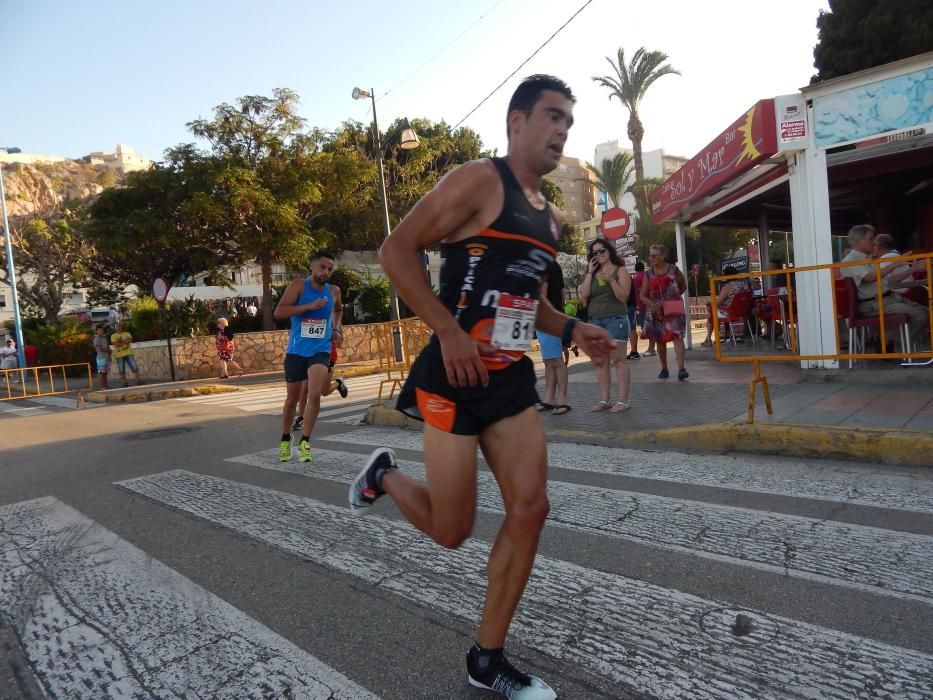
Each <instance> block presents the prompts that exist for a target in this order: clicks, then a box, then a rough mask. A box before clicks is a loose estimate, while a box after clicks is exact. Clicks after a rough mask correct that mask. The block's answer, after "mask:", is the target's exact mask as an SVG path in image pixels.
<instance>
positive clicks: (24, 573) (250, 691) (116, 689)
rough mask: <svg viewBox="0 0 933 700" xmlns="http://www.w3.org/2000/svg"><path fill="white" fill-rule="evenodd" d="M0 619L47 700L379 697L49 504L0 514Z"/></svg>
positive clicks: (59, 506)
mask: <svg viewBox="0 0 933 700" xmlns="http://www.w3.org/2000/svg"><path fill="white" fill-rule="evenodd" d="M0 619H3V620H4V622H5V623H7V624H12V625H13V626H14V627H15V628H16V631H17V636H18V637H19V639H20V640H21V643H22V644H23V646H24V649H23V651H24V653H25V655H26V657H27V658H28V659H29V663H30V666H31V667H32V669H33V671H34V673H35V677H36V680H37V682H38V683H39V684H40V685H41V687H42V688H43V690H44V691H45V693H46V694H47V695H48V697H54V698H105V697H108V698H112V697H126V698H130V697H134V698H135V697H147V698H150V697H173V698H182V697H184V698H189V697H197V698H229V699H230V700H238V699H239V698H257V699H258V698H271V697H274V698H282V697H294V698H298V697H301V698H309V699H311V698H325V697H326V698H346V699H347V700H351V699H354V700H355V699H358V700H368V699H371V698H376V696H375V695H372V694H371V693H370V692H369V691H367V690H365V689H363V688H361V687H360V686H359V685H357V684H356V683H354V682H353V681H351V680H349V679H348V678H346V677H345V676H343V675H342V674H340V673H339V672H337V671H335V670H334V669H332V668H330V667H329V666H327V665H325V664H323V663H322V662H321V661H319V660H318V659H316V658H315V657H313V656H311V655H310V654H308V653H306V652H305V651H303V650H301V649H299V648H298V647H296V646H295V645H294V644H292V643H291V642H289V641H288V640H286V639H284V638H283V637H281V636H279V635H277V634H275V633H274V632H272V630H270V629H268V628H267V627H265V626H263V625H261V624H259V623H258V622H256V621H255V620H253V619H252V618H250V617H247V616H246V615H244V614H243V613H242V612H240V611H239V610H237V609H236V608H234V607H233V606H231V605H229V604H227V603H225V602H224V601H223V600H221V599H220V598H218V597H217V596H215V595H212V594H211V593H209V592H208V591H206V590H204V589H203V588H201V587H200V586H198V585H196V584H195V583H193V582H192V581H190V580H188V579H187V578H185V577H184V576H182V575H181V574H179V573H178V572H176V571H175V570H173V569H170V568H169V567H167V566H165V565H164V564H162V563H161V562H159V561H156V560H154V559H152V558H151V557H149V556H147V555H146V554H145V553H144V552H142V551H141V550H139V549H137V548H136V547H134V546H133V545H131V544H130V543H129V542H127V541H125V540H123V539H121V538H119V537H117V536H116V535H115V534H114V533H113V532H111V531H109V530H107V529H105V528H103V527H102V526H100V525H98V524H97V523H95V522H94V521H93V520H90V519H89V518H86V517H85V516H83V515H81V513H79V512H77V511H76V510H74V509H72V508H70V507H69V506H67V505H65V504H64V503H61V502H60V501H58V500H56V499H54V498H50V497H49V498H40V499H38V500H34V501H26V502H23V503H17V504H14V505H9V506H3V507H0Z"/></svg>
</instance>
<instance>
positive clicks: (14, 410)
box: [0, 399, 52, 416]
mask: <svg viewBox="0 0 933 700" xmlns="http://www.w3.org/2000/svg"><path fill="white" fill-rule="evenodd" d="M28 403H29V402H28V399H23V400H22V401H19V402H17V403H10V402H6V401H4V402H0V413H6V414H9V415H14V416H41V415H43V414H46V413H52V411H49V410H47V409H45V408H41V407H40V406H30V405H28Z"/></svg>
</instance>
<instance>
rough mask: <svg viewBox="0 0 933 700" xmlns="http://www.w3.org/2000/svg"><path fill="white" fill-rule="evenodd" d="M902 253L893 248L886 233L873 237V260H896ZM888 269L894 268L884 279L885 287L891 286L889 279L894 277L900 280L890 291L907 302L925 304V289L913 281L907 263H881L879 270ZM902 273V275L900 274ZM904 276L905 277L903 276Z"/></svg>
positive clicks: (891, 241) (892, 243) (912, 274)
mask: <svg viewBox="0 0 933 700" xmlns="http://www.w3.org/2000/svg"><path fill="white" fill-rule="evenodd" d="M900 255H903V253H901V252H899V251H898V250H896V249H895V248H894V239H893V238H892V237H891V236H889V235H888V234H886V233H879V234H878V235H877V236H875V240H874V242H873V246H872V257H873V258H896V257H899V256H900ZM889 267H893V268H895V269H894V270H893V271H892V272H891V274H890V275H889V276H888V277H885V283H886V284H887V286H891V279H892V278H894V277H898V278H900V280H899V281H898V282H896V283H894V286H893V288H892V289H891V291H893V292H896V293H897V294H900V295H901V296H902V297H904V298H905V299H907V300H908V301H913V302H916V303H918V304H921V305H925V304H926V287H924V286H923V284H922V283H921V282H920V281H918V280H916V279H914V273H915V270H914V268H913V267H911V266H910V264H908V263H896V262H888V263H881V269H882V270H886V269H888V268H889ZM902 273H903V274H902ZM904 275H906V276H904Z"/></svg>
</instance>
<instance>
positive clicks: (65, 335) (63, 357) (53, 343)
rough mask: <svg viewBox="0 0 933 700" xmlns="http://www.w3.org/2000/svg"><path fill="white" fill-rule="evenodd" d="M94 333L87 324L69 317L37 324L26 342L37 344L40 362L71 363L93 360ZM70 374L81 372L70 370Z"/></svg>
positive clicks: (45, 363) (48, 363) (51, 363)
mask: <svg viewBox="0 0 933 700" xmlns="http://www.w3.org/2000/svg"><path fill="white" fill-rule="evenodd" d="M92 335H93V333H92V332H91V329H90V328H88V326H87V325H85V324H83V323H81V322H80V321H77V320H75V319H71V318H68V319H62V320H60V321H56V322H53V323H48V324H44V325H40V326H37V327H36V328H34V329H33V330H31V331H29V333H28V335H27V336H26V342H28V343H31V344H32V345H35V346H36V349H38V351H39V363H40V364H43V365H70V364H75V363H78V362H91V361H93V359H94V349H93V346H92V345H91V337H92ZM69 374H72V375H74V374H81V372H80V371H78V372H69Z"/></svg>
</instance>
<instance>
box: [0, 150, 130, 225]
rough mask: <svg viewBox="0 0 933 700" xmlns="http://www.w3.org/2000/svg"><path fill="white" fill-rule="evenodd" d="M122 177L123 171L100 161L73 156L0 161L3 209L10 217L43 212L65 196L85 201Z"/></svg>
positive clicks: (58, 202) (66, 199)
mask: <svg viewBox="0 0 933 700" xmlns="http://www.w3.org/2000/svg"><path fill="white" fill-rule="evenodd" d="M125 181H126V175H124V174H122V173H119V172H114V171H113V170H110V169H108V168H107V167H106V166H104V165H89V164H88V163H84V162H82V161H77V160H68V161H62V162H58V163H30V164H24V163H7V164H4V165H3V184H4V188H5V190H6V204H7V213H8V215H9V216H10V217H11V218H20V217H29V216H37V215H38V216H43V215H44V214H47V213H49V212H51V211H53V210H55V209H56V208H58V206H59V205H61V203H62V202H64V201H68V200H78V201H80V202H89V201H91V200H93V199H94V198H95V197H97V195H98V194H100V193H101V192H102V191H103V190H104V189H105V188H107V187H113V186H116V185H121V184H123V183H124V182H125Z"/></svg>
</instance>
